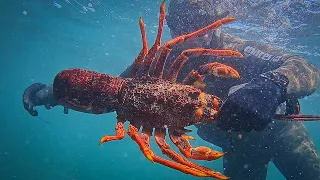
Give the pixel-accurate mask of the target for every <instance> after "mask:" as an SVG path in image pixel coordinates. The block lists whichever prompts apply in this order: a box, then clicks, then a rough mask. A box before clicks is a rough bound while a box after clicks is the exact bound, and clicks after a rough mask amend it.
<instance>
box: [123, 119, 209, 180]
mask: <svg viewBox="0 0 320 180" xmlns="http://www.w3.org/2000/svg"><path fill="white" fill-rule="evenodd" d="M138 130H139V129H138V128H137V127H135V126H133V125H129V129H128V135H129V136H130V137H131V139H132V140H133V141H135V142H136V143H137V144H138V146H139V147H140V150H141V151H142V153H143V154H144V155H145V156H146V158H147V159H149V160H150V161H151V162H157V163H160V164H162V165H164V166H167V167H170V168H172V169H176V170H178V171H181V172H183V173H185V174H191V175H194V176H198V177H208V175H207V174H205V173H204V172H202V171H199V170H197V169H194V168H190V167H188V166H185V165H182V164H179V163H176V162H173V161H169V160H166V159H163V158H161V157H159V156H156V155H155V154H154V153H153V152H152V150H151V149H150V144H149V140H150V134H149V133H147V130H145V133H142V134H141V136H139V134H138Z"/></svg>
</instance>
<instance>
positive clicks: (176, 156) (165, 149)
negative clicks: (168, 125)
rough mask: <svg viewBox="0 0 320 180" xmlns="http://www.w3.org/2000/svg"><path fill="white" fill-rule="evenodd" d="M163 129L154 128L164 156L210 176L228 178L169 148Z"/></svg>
mask: <svg viewBox="0 0 320 180" xmlns="http://www.w3.org/2000/svg"><path fill="white" fill-rule="evenodd" d="M165 131H166V130H165V129H156V130H155V140H156V142H157V144H158V146H159V147H160V149H161V151H162V153H163V154H165V155H166V156H168V157H169V158H170V159H172V160H173V161H175V162H178V163H180V164H183V165H186V166H189V167H191V168H195V169H197V170H199V171H202V172H204V173H206V174H208V175H210V176H211V177H214V178H217V179H228V177H226V176H224V175H222V174H221V173H219V172H214V171H213V170H211V169H209V168H206V167H203V166H199V165H197V164H195V163H193V162H191V161H189V160H187V159H185V158H183V157H182V156H181V155H179V154H178V153H176V152H174V151H173V150H172V149H171V148H170V145H169V144H168V143H167V142H166V139H165V136H166V133H165Z"/></svg>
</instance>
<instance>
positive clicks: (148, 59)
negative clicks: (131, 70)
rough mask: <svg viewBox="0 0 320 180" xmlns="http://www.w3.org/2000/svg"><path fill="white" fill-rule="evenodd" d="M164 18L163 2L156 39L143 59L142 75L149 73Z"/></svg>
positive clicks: (160, 35) (158, 43) (160, 37)
mask: <svg viewBox="0 0 320 180" xmlns="http://www.w3.org/2000/svg"><path fill="white" fill-rule="evenodd" d="M165 16H166V8H165V4H164V0H163V1H162V3H161V5H160V16H159V25H158V33H157V38H156V41H155V43H154V44H153V46H152V47H151V49H150V50H149V52H148V54H147V55H146V58H145V61H144V64H143V74H147V73H148V72H149V69H150V66H151V64H152V62H153V61H154V59H155V54H156V52H157V51H158V50H159V48H160V44H161V39H162V32H163V27H164V20H165Z"/></svg>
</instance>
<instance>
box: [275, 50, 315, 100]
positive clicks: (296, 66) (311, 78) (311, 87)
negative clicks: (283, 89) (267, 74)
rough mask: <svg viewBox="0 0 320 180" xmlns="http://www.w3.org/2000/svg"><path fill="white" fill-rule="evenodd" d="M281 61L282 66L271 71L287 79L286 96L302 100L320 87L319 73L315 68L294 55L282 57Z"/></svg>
mask: <svg viewBox="0 0 320 180" xmlns="http://www.w3.org/2000/svg"><path fill="white" fill-rule="evenodd" d="M283 59H284V60H283V63H282V65H281V66H280V67H279V68H277V69H275V70H273V71H274V72H279V73H281V74H283V75H285V76H286V77H287V78H288V80H289V84H288V87H287V95H288V96H293V97H296V98H302V97H304V96H308V95H310V94H312V93H313V92H315V91H316V90H317V88H318V87H319V85H320V72H319V70H318V69H317V68H316V67H315V66H313V65H312V64H310V63H308V62H307V61H306V60H305V59H304V58H303V57H300V56H296V55H284V57H283Z"/></svg>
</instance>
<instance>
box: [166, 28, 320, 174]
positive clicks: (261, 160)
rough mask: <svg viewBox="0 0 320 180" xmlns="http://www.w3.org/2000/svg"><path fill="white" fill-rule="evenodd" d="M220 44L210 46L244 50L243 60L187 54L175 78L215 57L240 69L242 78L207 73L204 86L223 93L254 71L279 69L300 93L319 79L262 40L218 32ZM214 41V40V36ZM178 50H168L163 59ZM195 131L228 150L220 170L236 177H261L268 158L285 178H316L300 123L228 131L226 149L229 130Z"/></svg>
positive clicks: (319, 163)
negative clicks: (189, 55)
mask: <svg viewBox="0 0 320 180" xmlns="http://www.w3.org/2000/svg"><path fill="white" fill-rule="evenodd" d="M221 37H222V38H221V39H220V40H221V41H220V43H218V44H217V43H215V44H213V43H212V45H211V47H210V48H214V49H217V48H219V49H220V48H221V49H233V50H237V51H239V52H241V53H243V54H244V56H245V59H235V58H224V59H221V58H212V57H210V58H209V57H207V56H203V57H197V58H191V59H190V61H188V62H187V63H186V64H185V66H184V67H183V68H182V71H181V73H180V74H179V80H182V78H183V77H185V76H186V75H187V73H189V72H190V71H191V70H192V69H197V67H198V66H199V65H200V64H204V63H208V62H211V61H218V62H221V63H224V64H226V65H229V66H232V67H234V68H235V69H236V70H238V71H239V73H240V76H241V77H242V78H241V80H234V79H225V78H217V77H206V79H205V83H206V84H207V89H206V91H207V92H209V93H212V94H215V95H217V96H219V97H221V98H226V97H227V95H228V91H229V89H230V88H231V87H233V86H235V85H239V84H243V83H246V82H248V81H250V80H251V79H253V78H255V77H257V76H258V75H260V74H262V73H265V72H268V71H276V72H280V73H282V74H284V75H286V77H288V79H289V85H288V88H287V93H288V95H290V96H294V97H297V98H301V97H303V96H307V95H310V94H312V93H313V92H314V91H315V90H316V89H317V88H318V86H319V84H320V74H319V72H318V70H317V69H316V68H315V67H314V66H312V65H311V64H309V63H307V62H306V61H305V60H304V59H303V58H302V57H300V56H296V55H291V54H288V53H286V52H283V51H281V50H279V49H275V48H272V47H269V46H266V45H261V44H257V43H256V42H252V41H245V40H242V39H239V38H237V37H234V36H231V35H228V34H222V35H221ZM213 42H214V41H213ZM180 52H181V51H179V50H178V49H175V50H173V51H172V52H171V55H170V57H169V60H168V64H171V63H172V61H173V59H174V58H175V57H177V56H178V55H179V53H180ZM197 128H198V131H197V133H198V135H199V136H200V137H201V138H202V139H204V140H206V141H208V142H210V143H212V144H215V145H217V146H220V147H221V148H222V149H223V151H225V152H227V154H226V155H225V157H224V159H223V163H224V169H225V174H226V175H227V176H229V177H233V179H237V180H238V179H239V180H265V179H266V176H267V169H268V163H269V162H270V161H272V162H273V163H274V164H275V166H276V167H277V168H278V169H279V170H280V172H281V173H282V174H283V176H284V177H285V178H286V179H290V180H298V179H299V180H316V179H320V157H319V155H318V153H317V150H316V149H315V146H314V144H313V142H312V140H311V139H310V137H309V135H308V132H307V130H306V128H305V126H304V125H303V123H300V122H284V121H274V123H270V124H269V125H268V126H267V127H266V128H265V129H264V130H263V131H259V132H246V133H242V138H239V136H238V134H237V133H232V140H231V142H232V144H233V148H231V146H230V145H231V143H230V139H229V138H230V137H229V135H228V133H226V132H225V131H222V130H220V129H219V128H217V126H216V125H215V124H212V125H199V126H197Z"/></svg>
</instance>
